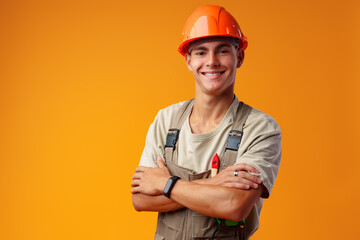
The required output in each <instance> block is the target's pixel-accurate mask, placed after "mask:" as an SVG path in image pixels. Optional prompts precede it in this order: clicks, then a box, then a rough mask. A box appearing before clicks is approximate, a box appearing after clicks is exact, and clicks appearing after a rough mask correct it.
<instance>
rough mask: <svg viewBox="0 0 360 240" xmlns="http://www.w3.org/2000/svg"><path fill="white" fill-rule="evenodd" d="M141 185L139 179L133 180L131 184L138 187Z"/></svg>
mask: <svg viewBox="0 0 360 240" xmlns="http://www.w3.org/2000/svg"><path fill="white" fill-rule="evenodd" d="M139 185H140V181H139V180H133V181H132V182H131V186H132V187H137V186H139Z"/></svg>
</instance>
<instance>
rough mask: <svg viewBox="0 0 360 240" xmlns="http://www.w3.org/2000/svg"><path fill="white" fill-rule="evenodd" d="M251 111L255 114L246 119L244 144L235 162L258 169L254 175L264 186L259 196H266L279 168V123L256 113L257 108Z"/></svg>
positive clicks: (280, 149) (267, 116)
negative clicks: (257, 172)
mask: <svg viewBox="0 0 360 240" xmlns="http://www.w3.org/2000/svg"><path fill="white" fill-rule="evenodd" d="M253 111H255V114H254V115H255V116H254V115H253V116H252V119H248V121H247V122H249V124H245V126H244V135H243V140H242V143H244V145H242V146H241V147H240V148H241V149H243V154H241V155H240V154H239V155H240V156H239V155H238V157H237V161H236V163H246V164H249V165H251V166H253V167H255V168H256V169H257V170H259V171H260V173H259V174H254V175H257V176H259V177H260V178H261V180H262V182H263V185H264V186H265V188H266V190H265V191H264V193H263V194H262V195H261V197H262V198H268V197H269V196H270V194H271V191H272V188H273V186H274V183H275V180H276V177H277V174H278V172H279V168H280V161H281V154H282V134H281V131H280V128H279V125H278V124H277V123H276V121H275V120H274V119H273V118H272V117H271V116H269V115H266V114H264V113H262V114H256V112H257V111H258V110H253ZM258 112H259V111H258ZM250 116H251V115H250ZM250 116H249V118H250ZM249 120H250V121H249Z"/></svg>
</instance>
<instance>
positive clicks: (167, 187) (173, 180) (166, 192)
mask: <svg viewBox="0 0 360 240" xmlns="http://www.w3.org/2000/svg"><path fill="white" fill-rule="evenodd" d="M179 179H181V178H180V177H178V176H172V177H170V178H169V180H168V181H167V182H166V185H165V187H164V195H165V196H166V197H168V198H170V193H171V190H172V189H173V188H174V185H175V183H176V182H177V180H179Z"/></svg>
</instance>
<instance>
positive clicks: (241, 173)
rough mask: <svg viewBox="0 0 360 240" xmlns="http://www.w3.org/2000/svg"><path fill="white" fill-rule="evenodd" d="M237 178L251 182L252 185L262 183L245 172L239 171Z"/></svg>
mask: <svg viewBox="0 0 360 240" xmlns="http://www.w3.org/2000/svg"><path fill="white" fill-rule="evenodd" d="M238 177H240V178H243V179H246V180H249V181H251V182H253V183H257V184H260V183H262V180H261V179H260V178H259V177H257V176H254V175H252V174H250V173H248V172H245V171H239V172H238Z"/></svg>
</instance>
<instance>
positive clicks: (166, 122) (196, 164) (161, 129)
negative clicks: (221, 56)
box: [140, 97, 282, 210]
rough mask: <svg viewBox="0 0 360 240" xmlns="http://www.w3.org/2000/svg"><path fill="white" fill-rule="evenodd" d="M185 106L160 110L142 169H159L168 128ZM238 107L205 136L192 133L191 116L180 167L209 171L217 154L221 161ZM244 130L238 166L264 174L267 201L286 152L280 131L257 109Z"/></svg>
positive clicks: (183, 134) (180, 150)
mask: <svg viewBox="0 0 360 240" xmlns="http://www.w3.org/2000/svg"><path fill="white" fill-rule="evenodd" d="M183 104H184V102H180V103H177V104H174V105H171V106H169V107H167V108H165V109H162V110H160V111H159V113H158V114H157V116H156V118H155V120H154V122H153V123H152V124H151V125H150V128H149V131H148V133H147V136H146V144H145V148H144V151H143V153H142V156H141V160H140V165H141V166H147V167H157V164H156V158H157V157H158V156H162V158H163V159H164V145H165V142H166V136H167V132H168V129H169V128H170V127H171V126H170V125H171V121H172V119H173V117H175V115H176V113H177V111H178V110H179V109H180V108H181V106H182V105H183ZM238 105H239V100H238V98H237V97H235V98H234V101H233V102H232V104H231V105H230V107H229V109H228V111H227V113H226V114H225V116H224V118H223V120H222V121H221V123H220V124H219V125H218V126H217V127H216V128H215V129H213V130H212V131H210V132H208V133H204V134H193V133H192V132H191V128H190V124H189V116H187V118H186V120H185V122H184V124H183V126H182V127H181V129H180V134H179V140H178V164H179V165H180V166H182V167H185V168H188V169H192V170H193V171H195V172H196V173H200V172H204V171H207V170H209V169H211V161H212V158H213V156H214V154H215V153H217V154H218V155H219V158H220V162H221V155H220V153H222V152H223V151H224V149H225V145H226V141H227V137H228V134H229V131H230V130H231V129H232V124H233V119H234V116H235V114H236V111H237V107H238ZM238 130H241V129H238ZM243 131H244V134H243V137H242V140H241V144H240V147H239V150H238V155H237V159H236V163H247V164H249V165H251V166H253V167H255V168H256V169H257V170H259V171H260V174H258V176H259V177H260V178H261V180H262V181H263V184H264V186H265V187H266V189H267V192H265V193H264V194H263V195H262V197H264V198H267V197H268V196H269V195H270V193H271V190H272V188H273V185H274V183H275V179H276V176H277V174H278V171H279V167H280V159H281V149H282V147H281V139H282V136H281V131H280V128H279V126H278V124H277V123H276V121H275V120H274V119H273V118H272V117H271V116H269V115H267V114H265V113H263V112H261V111H259V110H257V109H253V110H252V111H251V113H250V115H249V117H248V119H247V121H246V123H245V126H244V129H243ZM261 203H262V201H261ZM261 205H262V204H261ZM259 207H260V208H261V206H259ZM259 210H260V209H259Z"/></svg>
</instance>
